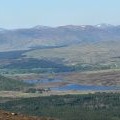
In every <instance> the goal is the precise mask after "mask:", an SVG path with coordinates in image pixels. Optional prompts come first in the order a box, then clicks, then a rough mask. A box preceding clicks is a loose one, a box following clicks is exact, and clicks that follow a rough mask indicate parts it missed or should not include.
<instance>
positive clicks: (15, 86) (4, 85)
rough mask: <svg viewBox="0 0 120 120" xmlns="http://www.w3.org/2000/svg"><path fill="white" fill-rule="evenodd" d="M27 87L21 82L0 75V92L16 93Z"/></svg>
mask: <svg viewBox="0 0 120 120" xmlns="http://www.w3.org/2000/svg"><path fill="white" fill-rule="evenodd" d="M28 86H29V85H28V84H26V83H24V82H22V81H17V80H13V79H10V78H6V77H4V76H1V75H0V90H4V91H9V90H10V91H12V90H13V91H16V90H22V89H23V88H26V87H28Z"/></svg>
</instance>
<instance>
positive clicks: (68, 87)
mask: <svg viewBox="0 0 120 120" xmlns="http://www.w3.org/2000/svg"><path fill="white" fill-rule="evenodd" d="M52 90H59V91H67V90H83V91H84V90H85V91H86V90H93V91H100V90H120V88H119V87H115V86H90V85H78V84H67V85H65V86H63V87H55V88H52Z"/></svg>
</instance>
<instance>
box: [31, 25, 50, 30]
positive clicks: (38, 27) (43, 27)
mask: <svg viewBox="0 0 120 120" xmlns="http://www.w3.org/2000/svg"><path fill="white" fill-rule="evenodd" d="M33 28H34V29H48V28H51V27H49V26H43V25H37V26H35V27H33Z"/></svg>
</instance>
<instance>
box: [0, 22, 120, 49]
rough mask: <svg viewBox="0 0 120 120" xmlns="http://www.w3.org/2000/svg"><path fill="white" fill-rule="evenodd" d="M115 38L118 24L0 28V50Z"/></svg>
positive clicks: (118, 37) (113, 39) (119, 27)
mask: <svg viewBox="0 0 120 120" xmlns="http://www.w3.org/2000/svg"><path fill="white" fill-rule="evenodd" d="M116 40H117V41H119V40H120V26H113V25H106V24H100V25H95V26H91V25H81V26H75V25H66V26H58V27H47V26H36V27H33V28H25V29H13V30H6V29H1V30H0V51H14V50H28V49H33V48H43V47H59V46H66V45H67V46H68V45H72V44H80V43H91V42H100V41H116Z"/></svg>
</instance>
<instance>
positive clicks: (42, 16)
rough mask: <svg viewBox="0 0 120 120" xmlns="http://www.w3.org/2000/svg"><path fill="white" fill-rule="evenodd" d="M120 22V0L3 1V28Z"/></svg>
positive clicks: (0, 11) (0, 12)
mask: <svg viewBox="0 0 120 120" xmlns="http://www.w3.org/2000/svg"><path fill="white" fill-rule="evenodd" d="M99 23H109V24H114V25H117V24H120V0H0V28H18V27H32V26H36V25H45V26H60V25H68V24H73V25H83V24H91V25H94V24H99Z"/></svg>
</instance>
